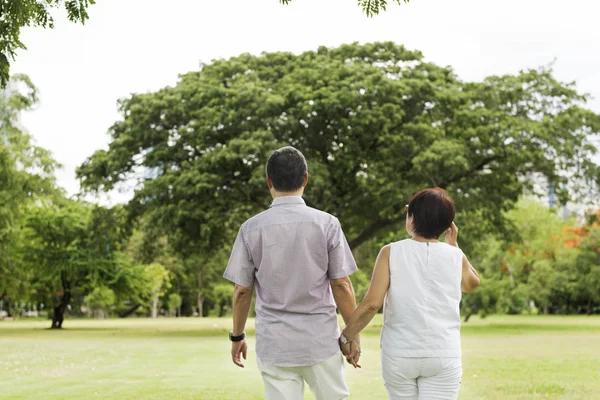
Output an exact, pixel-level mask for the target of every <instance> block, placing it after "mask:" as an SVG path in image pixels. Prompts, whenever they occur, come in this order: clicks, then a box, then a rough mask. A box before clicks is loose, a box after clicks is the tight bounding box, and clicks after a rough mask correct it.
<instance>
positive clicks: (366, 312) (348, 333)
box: [342, 245, 390, 341]
mask: <svg viewBox="0 0 600 400" xmlns="http://www.w3.org/2000/svg"><path fill="white" fill-rule="evenodd" d="M389 287H390V246H389V245H387V246H384V247H383V248H382V249H381V251H380V252H379V256H377V261H376V262H375V268H374V269H373V277H372V278H371V285H370V286H369V290H368V291H367V294H366V295H365V298H364V299H363V300H362V301H361V302H360V304H359V305H358V307H357V308H356V311H354V313H353V314H352V317H351V318H350V321H348V324H347V325H346V328H344V330H343V332H342V334H343V335H344V337H346V339H348V340H349V341H352V340H354V338H355V337H356V336H358V334H359V333H360V331H362V330H363V329H364V327H365V326H367V325H368V324H369V322H371V320H372V319H373V317H374V316H375V314H377V311H379V309H380V308H381V306H382V305H383V301H384V299H385V294H386V293H387V290H388V288H389Z"/></svg>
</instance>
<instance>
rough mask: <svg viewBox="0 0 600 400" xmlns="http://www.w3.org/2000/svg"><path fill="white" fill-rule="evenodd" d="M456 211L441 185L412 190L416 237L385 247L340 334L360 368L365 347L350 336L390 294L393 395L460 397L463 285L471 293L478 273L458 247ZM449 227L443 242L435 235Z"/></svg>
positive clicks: (387, 341)
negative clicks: (371, 276) (439, 186)
mask: <svg viewBox="0 0 600 400" xmlns="http://www.w3.org/2000/svg"><path fill="white" fill-rule="evenodd" d="M454 215H455V209H454V201H453V200H452V198H451V197H450V196H449V195H448V194H447V193H446V192H445V191H444V190H442V189H439V188H433V189H425V190H422V191H420V192H419V193H417V194H415V195H414V197H413V198H412V199H411V200H410V203H409V204H408V205H407V206H406V230H407V231H408V233H409V234H410V235H411V237H412V238H411V239H406V240H402V241H399V242H395V243H392V244H390V245H387V246H385V247H383V248H382V249H381V252H380V253H379V256H378V258H377V262H376V264H375V269H374V270H373V278H372V281H371V285H370V287H369V290H368V291H367V294H366V295H365V298H364V299H363V301H362V302H361V303H360V305H359V306H358V308H357V309H356V311H355V312H354V314H353V315H352V318H351V319H350V321H349V322H348V325H347V326H346V328H345V329H344V330H343V331H342V335H341V336H340V344H341V346H342V350H343V351H344V354H346V357H347V359H348V362H350V363H352V364H355V366H357V365H358V364H357V361H358V356H359V354H360V348H359V346H352V341H353V340H355V338H357V337H358V334H359V332H360V331H361V330H362V329H363V328H364V327H365V326H367V324H368V323H369V322H370V321H371V319H373V317H374V316H375V314H376V313H377V311H378V310H379V309H380V308H381V306H382V304H383V303H384V299H385V307H384V322H383V329H382V331H381V363H382V370H383V379H384V382H385V386H386V389H387V392H388V396H389V398H390V399H427V400H430V399H444V400H446V399H456V398H457V397H458V391H459V389H460V380H461V376H462V363H461V348H460V314H459V303H460V299H461V289H462V291H463V292H471V291H473V290H474V289H475V288H477V286H479V276H478V274H477V271H475V269H474V268H473V267H472V266H471V264H470V263H469V261H468V260H467V258H466V257H465V255H464V254H463V252H462V251H461V250H460V249H459V248H458V244H457V236H458V228H457V227H456V225H455V224H454V222H453V221H454ZM444 232H446V243H442V242H440V241H438V238H439V236H440V235H441V234H442V233H444ZM351 348H352V350H351Z"/></svg>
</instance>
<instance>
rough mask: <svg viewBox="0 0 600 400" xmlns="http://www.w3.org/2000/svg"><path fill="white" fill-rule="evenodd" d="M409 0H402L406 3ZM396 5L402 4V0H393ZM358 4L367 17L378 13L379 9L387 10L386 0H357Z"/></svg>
mask: <svg viewBox="0 0 600 400" xmlns="http://www.w3.org/2000/svg"><path fill="white" fill-rule="evenodd" d="M408 1H409V0H404V3H408ZM394 2H395V3H397V4H398V5H400V4H402V2H403V0H394ZM358 5H359V6H360V7H361V8H362V10H363V12H364V13H365V14H366V15H367V17H373V16H375V15H378V14H379V13H380V12H381V11H387V1H386V0H358Z"/></svg>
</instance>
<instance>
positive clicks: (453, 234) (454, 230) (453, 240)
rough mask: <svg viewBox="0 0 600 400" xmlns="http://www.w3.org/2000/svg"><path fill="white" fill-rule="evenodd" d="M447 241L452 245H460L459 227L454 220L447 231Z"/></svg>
mask: <svg viewBox="0 0 600 400" xmlns="http://www.w3.org/2000/svg"><path fill="white" fill-rule="evenodd" d="M446 243H448V244H449V245H450V246H454V247H458V227H457V226H456V224H455V223H454V222H452V225H450V228H448V230H447V231H446Z"/></svg>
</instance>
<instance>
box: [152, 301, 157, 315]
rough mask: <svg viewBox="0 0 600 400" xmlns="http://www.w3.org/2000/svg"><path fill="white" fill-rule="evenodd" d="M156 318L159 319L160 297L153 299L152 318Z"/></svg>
mask: <svg viewBox="0 0 600 400" xmlns="http://www.w3.org/2000/svg"><path fill="white" fill-rule="evenodd" d="M156 317H158V296H154V298H152V318H153V319H156Z"/></svg>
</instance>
